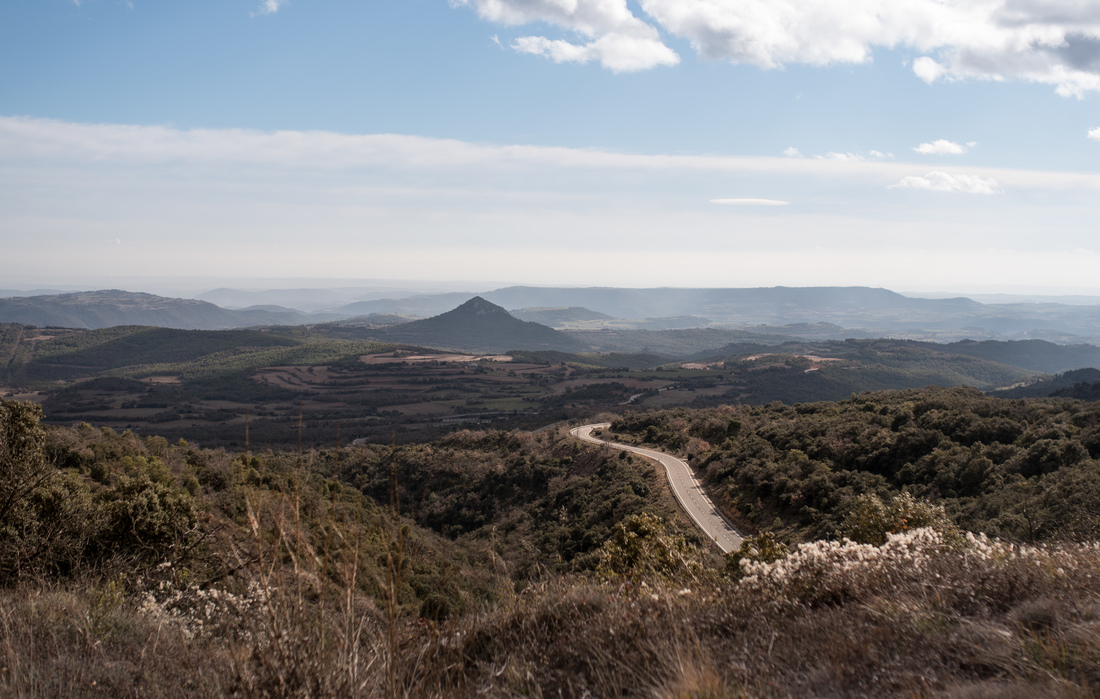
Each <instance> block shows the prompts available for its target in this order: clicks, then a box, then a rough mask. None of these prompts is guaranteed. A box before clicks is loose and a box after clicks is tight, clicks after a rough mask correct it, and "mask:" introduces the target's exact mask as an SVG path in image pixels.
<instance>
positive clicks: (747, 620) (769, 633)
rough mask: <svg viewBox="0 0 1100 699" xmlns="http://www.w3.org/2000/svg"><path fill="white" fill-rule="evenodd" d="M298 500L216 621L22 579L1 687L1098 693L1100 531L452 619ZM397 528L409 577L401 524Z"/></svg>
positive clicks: (393, 692)
mask: <svg viewBox="0 0 1100 699" xmlns="http://www.w3.org/2000/svg"><path fill="white" fill-rule="evenodd" d="M284 514H285V517H284V520H283V523H284V525H285V526H286V527H287V529H286V531H285V532H284V534H282V535H280V536H279V537H265V538H264V539H263V540H264V541H265V545H266V546H268V547H269V548H268V549H267V550H268V551H269V552H270V553H274V552H275V551H277V550H279V547H281V549H282V551H283V552H284V554H285V556H284V561H283V564H280V565H279V566H271V565H270V562H268V563H266V564H264V566H261V565H259V564H258V563H257V564H255V565H253V566H252V567H251V568H249V571H250V572H249V573H248V575H247V576H245V577H242V578H241V584H242V585H243V584H244V583H245V582H246V581H248V582H250V583H253V584H255V583H261V582H262V583H263V585H264V586H263V587H262V588H261V589H259V590H258V591H257V590H256V589H255V588H253V592H251V593H249V592H248V590H247V589H245V588H243V587H242V588H240V589H238V590H237V591H236V592H233V593H232V596H231V597H226V598H223V601H222V602H221V603H220V604H219V605H217V606H216V610H217V614H219V615H222V619H221V621H222V623H221V624H213V625H206V626H203V627H202V629H201V630H200V631H199V632H195V627H194V625H193V624H191V625H190V626H189V625H188V622H187V620H186V618H185V617H183V616H178V617H176V618H170V617H166V616H164V615H158V614H156V613H154V612H153V611H152V610H151V609H149V608H142V606H141V605H140V604H139V603H138V601H137V600H136V599H135V598H134V597H132V596H127V595H125V594H122V592H121V588H118V587H113V586H112V585H100V586H98V587H90V588H83V589H76V588H74V589H63V588H48V587H43V588H39V589H30V588H28V589H23V590H15V591H10V592H8V593H5V595H4V598H3V600H2V602H0V653H2V657H3V670H2V672H0V694H2V695H4V696H15V697H47V696H49V697H62V696H66V697H67V696H134V697H138V696H141V697H145V696H171V697H174V696H247V697H292V696H293V697H399V696H400V697H460V698H461V697H471V698H472V697H483V696H491V697H497V696H502V697H512V696H515V697H519V696H525V697H685V698H686V697H694V698H696V699H702V698H726V697H808V696H813V697H932V696H943V697H951V698H953V699H975V698H977V697H1028V698H1030V697H1039V696H1042V697H1087V696H1094V695H1096V693H1097V691H1098V688H1100V550H1098V548H1097V547H1095V546H1078V545H1065V546H1049V547H1019V546H1016V547H1013V546H1008V545H1006V544H1001V543H999V542H995V541H989V540H983V539H971V540H970V541H968V543H967V544H965V545H963V546H959V545H957V544H956V545H950V544H945V543H944V542H943V541H942V539H939V538H938V537H937V535H935V533H933V532H930V530H917V531H916V532H910V533H909V534H906V535H903V536H895V537H892V538H891V540H890V541H889V542H888V543H887V544H886V545H885V546H883V547H871V546H859V545H854V544H835V543H833V544H828V543H817V544H811V545H805V546H803V547H801V548H799V549H798V550H796V551H795V552H793V553H792V554H791V555H790V556H789V557H787V558H785V559H780V560H779V561H776V562H774V563H770V564H764V563H747V564H746V565H745V570H744V572H745V576H744V578H743V579H742V580H740V581H739V582H733V581H731V580H728V579H722V578H720V577H719V576H718V575H717V574H714V575H710V576H709V577H706V578H705V579H702V580H699V579H697V580H696V581H695V582H694V583H691V588H690V589H688V588H687V587H685V583H684V582H682V581H681V582H676V581H665V582H658V581H656V580H645V581H642V580H638V579H633V580H629V581H628V582H626V583H621V584H608V583H601V582H598V581H596V580H592V579H586V578H552V579H549V580H547V581H544V582H541V583H538V584H532V585H530V586H529V587H527V588H526V589H524V590H522V591H520V592H517V593H515V594H509V595H503V596H502V598H501V601H500V603H499V604H498V605H497V606H496V607H495V608H493V609H490V610H482V611H479V612H477V613H471V614H467V615H466V616H464V617H461V618H459V619H457V620H455V621H453V622H449V623H446V624H433V623H430V622H422V621H418V620H416V619H415V618H413V617H410V616H408V615H407V614H405V613H404V612H403V611H402V610H401V609H400V605H399V600H397V599H396V598H393V597H384V598H383V599H382V600H381V601H380V602H381V603H378V602H375V601H373V600H371V599H369V598H367V597H364V596H362V595H360V594H358V593H355V592H349V590H351V589H352V588H351V587H350V586H348V585H347V584H346V583H347V582H348V580H346V579H344V578H342V577H341V576H340V575H339V574H337V575H333V574H332V573H333V570H334V568H329V569H328V571H329V574H328V575H327V576H322V575H320V573H321V572H322V570H323V568H322V567H311V566H316V563H314V564H310V565H306V564H305V563H303V561H307V560H313V561H315V562H316V561H320V562H321V563H322V564H323V563H324V556H323V549H317V550H315V551H314V553H317V554H319V555H317V556H313V557H311V556H310V555H302V553H303V552H306V553H307V554H308V552H307V551H306V542H301V548H298V545H299V544H298V542H297V540H296V537H295V535H293V533H292V531H291V529H290V526H291V525H292V524H293V517H294V515H293V508H290V509H287V510H286V511H285V513H284ZM349 526H350V525H349ZM389 531H390V535H391V537H392V538H391V540H390V543H391V544H392V545H393V546H392V547H391V548H390V550H391V551H392V553H393V556H392V557H390V558H389V563H390V564H391V567H387V568H386V570H390V571H392V574H393V575H394V576H397V575H400V570H401V566H400V560H399V557H400V555H401V547H402V544H401V536H402V534H401V530H400V528H399V527H397V528H392V529H390V530H389ZM271 533H272V532H271V531H270V530H269V531H268V534H271ZM353 533H354V531H353V529H352V528H349V529H348V530H347V531H346V532H344V534H345V535H347V534H353ZM334 535H335V534H334ZM291 552H294V556H300V558H298V560H299V564H298V565H297V567H295V565H294V563H293V557H290V563H289V565H288V564H286V563H287V558H286V556H289V555H290V553H291ZM264 560H265V561H270V559H269V558H265V559H264ZM345 563H346V561H345ZM350 570H351V569H350V568H347V569H345V572H350ZM323 580H328V581H329V582H324V583H323V582H322V581H323ZM341 580H343V581H344V583H345V584H338V583H339V582H340V581H341ZM385 584H386V585H388V586H389V587H388V588H387V589H389V590H396V589H397V586H396V585H395V584H394V583H393V580H392V578H391V579H389V582H386V583H385ZM227 594H228V591H227ZM249 595H251V596H249ZM185 606H186V605H183V606H181V607H180V608H181V609H182V608H183V607H185ZM199 606H200V605H198V604H192V607H191V608H192V609H197V608H198V607H199Z"/></svg>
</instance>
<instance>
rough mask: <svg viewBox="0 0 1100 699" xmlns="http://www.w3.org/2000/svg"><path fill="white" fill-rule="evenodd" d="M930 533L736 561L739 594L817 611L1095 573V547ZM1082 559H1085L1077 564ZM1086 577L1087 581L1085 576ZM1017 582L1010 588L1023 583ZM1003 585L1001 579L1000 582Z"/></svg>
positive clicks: (1099, 549)
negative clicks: (916, 591)
mask: <svg viewBox="0 0 1100 699" xmlns="http://www.w3.org/2000/svg"><path fill="white" fill-rule="evenodd" d="M950 538H951V537H945V535H944V534H943V533H941V532H939V531H936V530H935V529H931V528H927V527H925V528H921V529H914V530H911V531H907V532H901V533H897V534H890V535H888V537H887V539H886V543H884V544H883V545H882V546H872V545H870V544H857V543H855V542H853V541H851V540H848V539H845V540H843V541H815V542H812V543H807V544H801V545H799V546H798V548H797V549H796V550H795V551H794V552H793V553H791V554H790V555H789V556H787V557H786V558H781V559H779V560H776V561H772V562H762V561H754V560H750V559H742V560H741V562H740V563H741V566H742V570H743V573H744V577H743V578H742V579H741V583H740V584H741V588H742V589H743V590H746V591H756V592H758V593H761V596H762V597H764V598H765V599H766V600H768V601H769V602H771V603H772V604H773V605H775V606H777V607H784V606H787V607H789V606H800V605H808V606H816V605H820V604H829V603H839V602H842V601H844V600H846V599H856V598H860V597H863V596H864V595H867V594H868V593H875V592H880V591H884V590H888V589H891V588H892V589H896V588H898V587H900V586H903V585H907V584H916V585H920V586H923V587H924V588H925V589H928V588H936V589H938V592H939V593H941V594H943V593H948V594H954V596H956V597H960V596H961V597H968V598H969V599H970V600H971V601H973V602H977V601H978V600H977V595H978V594H983V595H985V596H986V597H991V598H992V597H995V593H994V592H993V590H992V589H991V588H990V584H991V583H990V581H989V580H987V579H988V578H991V577H992V576H994V575H995V574H996V573H997V571H998V569H999V568H1005V567H1006V566H1017V567H1020V568H1022V569H1023V570H1025V571H1026V570H1030V571H1031V572H1030V573H1029V574H1028V576H1030V577H1036V576H1038V577H1043V578H1051V577H1054V578H1061V577H1064V576H1066V575H1067V574H1068V573H1069V572H1072V571H1075V570H1077V569H1079V568H1080V567H1081V562H1082V561H1087V562H1088V563H1090V564H1091V565H1090V570H1091V568H1100V565H1098V564H1100V545H1098V544H1090V545H1085V546H1075V547H1072V550H1070V547H1059V546H1024V545H1017V544H1011V543H1007V542H1003V541H999V540H996V539H990V538H988V537H986V536H985V535H984V534H979V535H975V534H972V533H967V534H966V536H965V543H964V544H963V545H962V546H959V545H957V544H956V543H954V542H953V541H950ZM1082 553H1085V554H1091V555H1085V556H1082ZM1079 572H1085V573H1086V575H1090V574H1091V573H1089V572H1086V571H1079ZM1028 576H1023V577H1021V576H1020V575H1019V574H1015V575H1013V576H1009V577H1011V578H1012V584H1014V585H1023V584H1026V583H1027V580H1026V579H1025V578H1026V577H1028ZM1002 577H1003V576H1002Z"/></svg>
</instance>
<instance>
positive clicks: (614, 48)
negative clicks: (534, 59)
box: [512, 34, 680, 73]
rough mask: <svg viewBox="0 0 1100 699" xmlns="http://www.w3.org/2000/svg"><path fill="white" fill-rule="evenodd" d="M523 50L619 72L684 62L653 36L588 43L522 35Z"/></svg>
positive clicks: (519, 44) (517, 42) (517, 45)
mask: <svg viewBox="0 0 1100 699" xmlns="http://www.w3.org/2000/svg"><path fill="white" fill-rule="evenodd" d="M512 48H513V49H515V50H516V51H519V52H520V53H529V54H533V55H536V56H544V57H546V58H549V59H550V60H552V61H554V62H555V63H589V62H592V61H598V62H599V63H600V65H602V66H603V67H604V68H607V69H608V70H611V71H613V72H615V73H625V72H633V71H638V70H648V69H650V68H653V67H655V66H661V65H664V66H674V65H676V64H677V63H679V62H680V57H679V56H678V55H676V52H675V51H673V50H672V49H670V48H668V47H667V46H665V45H664V44H662V43H661V42H660V41H659V40H657V39H653V38H642V37H633V36H627V35H623V34H608V35H607V36H603V37H600V38H599V39H596V40H595V41H591V42H589V43H587V44H571V43H569V42H568V41H563V40H561V39H547V38H546V37H543V36H521V37H520V38H518V39H516V40H515V41H513V42H512Z"/></svg>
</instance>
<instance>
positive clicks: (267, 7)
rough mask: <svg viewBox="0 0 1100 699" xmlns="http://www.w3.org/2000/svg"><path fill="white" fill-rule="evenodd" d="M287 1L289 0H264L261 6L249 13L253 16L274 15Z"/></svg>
mask: <svg viewBox="0 0 1100 699" xmlns="http://www.w3.org/2000/svg"><path fill="white" fill-rule="evenodd" d="M286 3H287V0H263V2H261V3H260V6H259V7H257V8H256V9H255V10H254V11H253V12H251V13H249V14H251V16H253V17H260V16H262V15H273V14H275V13H276V12H278V11H279V8H280V7H282V6H283V5H285V4H286Z"/></svg>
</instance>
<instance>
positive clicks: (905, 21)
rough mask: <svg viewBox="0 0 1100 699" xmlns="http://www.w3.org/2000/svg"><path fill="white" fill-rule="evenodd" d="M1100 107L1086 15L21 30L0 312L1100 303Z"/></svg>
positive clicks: (265, 7)
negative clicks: (306, 294)
mask: <svg viewBox="0 0 1100 699" xmlns="http://www.w3.org/2000/svg"><path fill="white" fill-rule="evenodd" d="M1098 99H1100V3H1097V2H1084V1H1083V0H980V1H979V0H884V1H876V0H641V1H640V2H634V1H630V2H627V1H626V0H450V2H448V1H447V0H370V1H368V2H364V1H363V0H357V1H352V0H187V1H184V0H157V1H155V2H154V1H153V0H121V1H120V0H79V1H74V0H5V1H4V2H3V3H0V241H2V242H3V249H4V254H3V255H0V288H30V287H33V286H49V285H55V286H57V285H63V284H84V285H87V286H89V288H91V287H93V286H110V285H113V283H115V282H119V283H121V281H131V282H132V283H138V282H136V281H133V280H138V279H144V280H146V281H148V280H150V279H156V278H158V277H160V278H179V279H183V278H187V279H192V280H199V281H197V282H195V283H196V284H198V285H199V286H201V285H202V284H204V283H205V281H204V280H207V281H209V283H210V284H211V285H217V286H226V285H228V286H238V287H258V286H264V285H265V284H269V283H270V284H274V283H275V281H274V280H277V279H285V278H296V279H309V280H311V282H310V284H311V285H323V284H324V283H325V280H333V281H332V283H336V281H335V280H340V283H341V284H347V283H349V282H348V281H347V280H356V279H370V280H425V281H426V282H427V281H431V282H435V283H438V282H439V281H440V280H455V283H456V284H462V283H466V282H470V283H473V282H482V283H487V280H492V281H493V282H494V283H525V284H541V285H600V286H633V287H648V286H712V287H714V286H723V287H736V286H774V285H786V286H811V285H844V286H849V285H869V286H881V287H886V288H891V289H895V290H911V291H960V292H966V291H971V292H983V293H994V292H1021V291H1032V292H1036V293H1091V294H1096V293H1100V275H1097V274H1096V270H1097V269H1100V235H1098V232H1100V225H1098V222H1100V169H1098V168H1097V164H1098V163H1100V110H1098ZM468 285H469V284H467V286H468Z"/></svg>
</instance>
